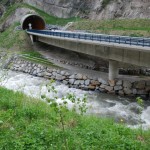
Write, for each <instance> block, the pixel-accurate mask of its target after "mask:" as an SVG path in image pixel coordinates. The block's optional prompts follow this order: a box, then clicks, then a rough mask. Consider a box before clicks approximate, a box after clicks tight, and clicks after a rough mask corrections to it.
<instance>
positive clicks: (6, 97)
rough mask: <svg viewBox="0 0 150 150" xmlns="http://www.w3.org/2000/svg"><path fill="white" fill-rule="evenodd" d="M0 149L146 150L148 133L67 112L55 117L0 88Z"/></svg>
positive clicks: (43, 107)
mask: <svg viewBox="0 0 150 150" xmlns="http://www.w3.org/2000/svg"><path fill="white" fill-rule="evenodd" d="M0 96H1V98H0V149H1V150H4V149H6V150H8V149H9V150H14V149H15V150H26V149H30V150H63V149H66V148H65V147H66V145H65V142H64V137H65V138H66V141H67V149H68V150H81V149H83V150H85V149H86V150H110V149H111V150H148V149H149V147H150V131H145V132H143V136H142V137H141V136H140V131H138V130H132V129H129V128H126V127H125V126H124V125H121V124H116V123H114V122H113V121H112V120H109V119H104V118H96V117H92V116H80V115H78V114H76V113H75V112H71V111H69V112H68V111H67V112H66V113H65V116H66V117H65V118H64V127H65V130H64V131H63V129H62V126H61V123H60V122H61V121H60V117H59V115H58V114H57V113H56V112H55V111H54V109H52V107H50V106H49V105H47V104H46V103H44V102H42V101H40V100H36V99H33V98H29V97H27V96H25V95H24V94H22V93H18V92H17V93H14V92H13V91H10V90H7V89H5V88H2V87H1V88H0Z"/></svg>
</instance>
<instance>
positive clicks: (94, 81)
mask: <svg viewBox="0 0 150 150" xmlns="http://www.w3.org/2000/svg"><path fill="white" fill-rule="evenodd" d="M91 85H94V86H97V85H100V83H99V82H98V81H96V80H91Z"/></svg>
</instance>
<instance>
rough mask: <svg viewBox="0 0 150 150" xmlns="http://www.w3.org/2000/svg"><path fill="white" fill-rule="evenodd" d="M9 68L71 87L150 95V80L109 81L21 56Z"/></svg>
mask: <svg viewBox="0 0 150 150" xmlns="http://www.w3.org/2000/svg"><path fill="white" fill-rule="evenodd" d="M9 69H11V70H14V71H21V72H25V73H29V74H31V75H34V76H38V77H45V78H48V79H54V80H58V81H61V82H62V83H63V84H65V85H68V86H69V87H73V88H79V89H82V90H96V91H99V92H105V93H110V94H118V95H128V96H138V95H140V96H143V97H144V98H149V97H150V81H134V82H133V81H125V80H115V81H107V80H105V79H102V78H101V77H99V78H97V79H95V78H94V79H92V78H90V77H88V76H86V75H83V74H80V73H74V74H71V73H69V72H68V71H66V70H61V69H54V68H50V67H46V66H43V65H41V64H35V63H33V62H29V61H26V60H22V59H21V58H15V59H13V60H12V63H11V65H9Z"/></svg>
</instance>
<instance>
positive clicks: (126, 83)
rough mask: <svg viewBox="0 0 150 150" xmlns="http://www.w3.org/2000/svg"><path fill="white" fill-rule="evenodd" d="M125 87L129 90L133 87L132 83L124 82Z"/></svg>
mask: <svg viewBox="0 0 150 150" xmlns="http://www.w3.org/2000/svg"><path fill="white" fill-rule="evenodd" d="M123 87H124V88H128V89H129V88H131V87H132V83H131V82H130V81H123Z"/></svg>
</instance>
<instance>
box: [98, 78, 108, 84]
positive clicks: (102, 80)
mask: <svg viewBox="0 0 150 150" xmlns="http://www.w3.org/2000/svg"><path fill="white" fill-rule="evenodd" d="M98 81H99V82H100V83H102V84H104V85H109V83H108V81H107V80H105V79H102V78H98Z"/></svg>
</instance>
